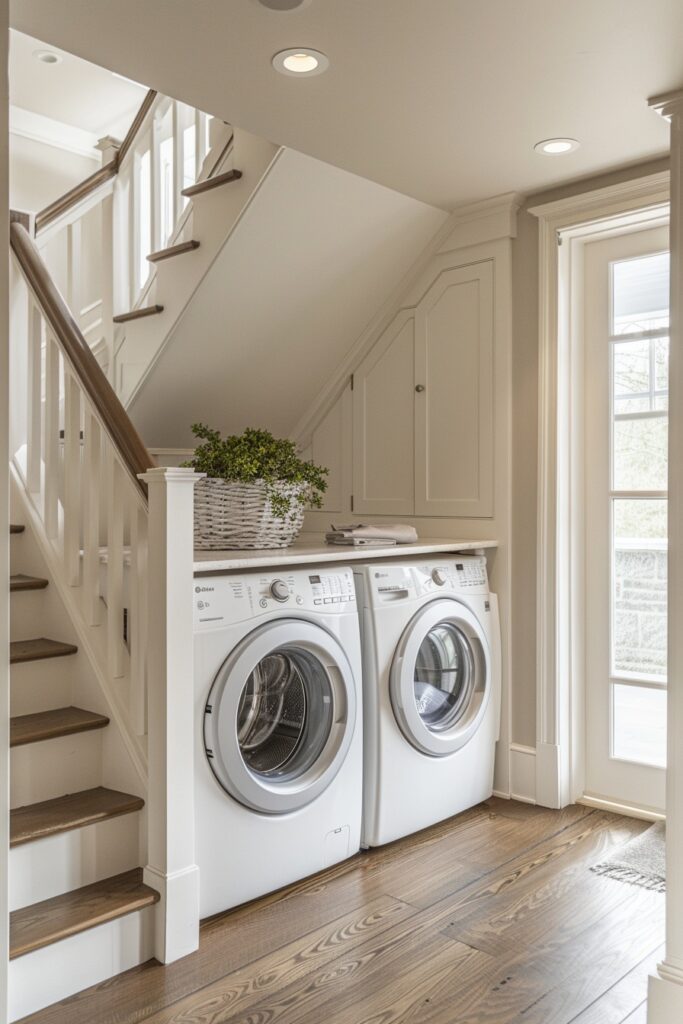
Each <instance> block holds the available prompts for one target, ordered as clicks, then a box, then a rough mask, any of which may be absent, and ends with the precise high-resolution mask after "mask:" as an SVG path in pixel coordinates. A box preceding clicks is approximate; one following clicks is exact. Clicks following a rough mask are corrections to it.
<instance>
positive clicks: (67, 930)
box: [10, 868, 159, 960]
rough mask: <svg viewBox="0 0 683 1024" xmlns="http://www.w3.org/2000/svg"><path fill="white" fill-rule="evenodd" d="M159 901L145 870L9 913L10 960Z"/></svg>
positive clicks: (127, 872)
mask: <svg viewBox="0 0 683 1024" xmlns="http://www.w3.org/2000/svg"><path fill="white" fill-rule="evenodd" d="M158 902H159V893H158V892H155V891H154V889H150V887H149V886H148V885H145V884H144V882H143V881H142V868H133V870H132V871H125V872H124V873H123V874H121V875H114V876H113V877H112V878H105V879H104V880H103V881H101V882H93V883H92V884H91V885H85V886H83V888H82V889H75V890H74V891H73V892H67V893H64V894H63V895H61V896H53V897H52V898H51V899H49V900H42V901H41V902H40V903H34V904H32V905H31V906H29V907H22V908H21V910H14V911H12V913H11V914H10V959H12V960H13V959H15V957H18V956H24V954H26V953H31V952H32V951H33V950H35V949H40V948H41V947H43V946H49V945H50V944H51V943H53V942H59V940H60V939H66V938H68V937H69V936H70V935H78V934H79V932H84V931H86V930H87V929H88V928H94V927H95V926H96V925H99V924H104V923H105V922H107V921H114V920H116V918H118V917H124V916H125V915H126V914H132V913H133V912H134V911H136V910H142V909H143V908H144V907H150V906H152V904H154V903H158Z"/></svg>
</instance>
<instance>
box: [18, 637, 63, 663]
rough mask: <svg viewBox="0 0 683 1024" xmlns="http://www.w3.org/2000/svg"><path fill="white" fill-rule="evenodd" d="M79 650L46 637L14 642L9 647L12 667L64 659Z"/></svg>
mask: <svg viewBox="0 0 683 1024" xmlns="http://www.w3.org/2000/svg"><path fill="white" fill-rule="evenodd" d="M77 650H78V647H76V646H75V644H63V643H62V642H61V640H49V639H48V638H47V637H45V636H40V637H37V638H36V639H35V640H13V641H12V642H11V644H10V645H9V661H10V665H16V664H18V663H20V662H22V661H41V660H42V659H43V658H64V657H66V656H67V655H68V654H75V653H76V651H77Z"/></svg>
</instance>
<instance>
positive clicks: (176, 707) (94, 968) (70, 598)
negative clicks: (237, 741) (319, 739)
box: [0, 92, 270, 1021]
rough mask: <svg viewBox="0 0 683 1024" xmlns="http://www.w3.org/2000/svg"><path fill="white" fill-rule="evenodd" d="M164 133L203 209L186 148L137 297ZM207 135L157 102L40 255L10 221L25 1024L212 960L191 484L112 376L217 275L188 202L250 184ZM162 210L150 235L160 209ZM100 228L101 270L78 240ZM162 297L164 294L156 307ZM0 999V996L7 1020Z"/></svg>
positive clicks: (18, 957)
mask: <svg viewBox="0 0 683 1024" xmlns="http://www.w3.org/2000/svg"><path fill="white" fill-rule="evenodd" d="M169 119H170V122H171V123H172V126H173V136H172V137H173V138H174V139H175V140H176V141H177V140H178V139H182V140H184V141H183V143H182V144H183V145H184V144H185V143H186V142H187V139H188V137H189V136H188V131H189V129H190V127H191V126H192V125H194V139H195V144H196V145H195V158H196V160H195V166H196V168H198V169H199V170H198V174H197V178H198V181H195V182H193V185H192V187H194V188H195V189H197V191H196V193H195V195H194V197H193V198H192V199H190V198H187V199H186V198H185V197H183V196H182V195H181V190H180V188H179V187H177V188H176V186H179V185H181V184H182V179H181V177H179V169H180V168H182V167H184V165H183V164H182V163H181V161H180V160H179V159H178V156H179V155H182V149H181V150H180V154H179V153H176V157H175V159H174V173H173V183H174V194H175V199H174V200H173V202H174V209H175V213H176V214H177V216H176V220H175V222H174V224H172V225H171V227H170V228H168V225H167V226H166V228H164V232H165V233H166V234H168V236H169V237H166V238H165V242H166V243H167V244H164V245H158V244H152V243H153V242H155V241H157V242H158V240H159V238H160V237H161V236H160V230H157V229H156V228H155V230H154V231H151V232H150V233H149V237H148V238H147V239H145V238H144V237H143V238H142V239H139V238H138V235H137V234H136V235H135V237H136V239H138V241H136V245H138V242H140V243H142V242H144V243H145V245H147V243H149V250H150V251H149V252H146V253H145V254H144V255H145V257H147V256H148V257H149V259H145V261H144V262H145V265H146V267H147V268H149V273H147V271H145V276H144V280H142V273H143V272H142V269H141V267H140V257H141V251H140V249H139V246H138V248H137V249H135V251H133V249H130V250H129V249H128V248H127V247H124V248H123V249H122V248H119V247H118V242H117V245H116V246H114V245H113V239H114V235H116V236H117V239H118V237H119V236H118V234H117V232H116V231H115V230H114V225H115V223H116V224H119V226H120V221H121V219H123V220H124V222H126V223H128V219H129V218H130V216H131V208H130V207H129V206H127V205H126V206H125V207H124V205H123V198H122V197H123V195H124V194H125V193H128V198H129V199H130V201H131V202H132V203H133V204H134V206H135V208H136V210H137V211H138V213H139V206H140V199H141V192H140V186H141V183H140V181H139V180H138V177H136V175H138V171H139V167H140V161H141V160H142V161H144V159H145V152H147V154H148V157H149V159H150V160H152V161H154V160H156V159H157V158H158V157H159V147H158V146H157V147H156V149H154V150H153V153H152V152H151V151H150V149H149V147H148V148H147V149H145V146H146V145H147V143H146V142H145V139H148V140H149V139H152V140H155V145H156V143H158V142H159V134H158V133H159V131H161V130H162V129H163V126H164V124H165V125H166V126H168V123H169ZM205 128H207V129H208V120H207V119H206V117H205V115H202V114H201V113H200V112H198V111H193V110H191V109H190V108H185V107H184V106H183V105H182V104H176V103H175V102H174V101H171V100H168V99H167V98H164V97H157V95H156V94H155V93H153V92H150V93H149V95H148V97H147V98H146V100H145V103H144V104H143V106H142V108H141V110H140V113H139V115H138V117H137V118H136V120H135V123H134V125H133V126H132V128H131V131H130V132H129V134H128V136H127V137H126V139H125V140H124V142H123V144H122V145H121V147H120V148H119V149H118V150H117V151H116V152H115V153H114V155H113V156H112V157H111V159H110V160H109V162H108V163H107V164H106V165H105V167H103V168H102V170H101V171H99V172H97V174H96V175H93V176H92V178H91V179H89V180H88V181H87V182H84V183H83V184H82V185H81V186H79V187H78V188H77V189H75V190H72V192H71V193H69V194H68V195H67V196H65V197H63V198H62V199H61V200H59V201H58V202H57V203H55V204H53V206H52V207H51V208H48V209H47V210H45V211H43V212H42V214H40V215H39V216H38V217H37V218H36V224H35V228H36V230H37V232H38V235H37V239H36V241H34V239H33V238H32V237H31V232H30V231H29V230H27V226H26V225H25V224H24V223H22V221H21V219H19V218H16V217H13V218H12V220H13V223H12V224H11V230H10V246H11V250H12V256H13V259H12V261H11V285H10V286H11V331H10V335H11V360H10V364H11V381H10V393H11V395H12V409H11V437H10V445H11V448H10V450H11V452H12V459H11V462H10V484H11V506H12V519H13V525H11V527H10V535H11V576H10V579H9V581H8V585H9V591H10V595H11V599H10V600H11V620H10V633H11V635H10V662H11V712H10V713H11V721H10V737H9V739H10V807H11V811H10V850H9V873H10V912H11V921H10V964H9V974H8V980H9V985H8V989H9V1019H10V1020H12V1021H14V1020H19V1019H20V1018H23V1017H25V1016H27V1015H30V1014H33V1013H34V1012H36V1011H38V1010H40V1009H42V1008H44V1007H46V1006H48V1005H50V1004H52V1003H55V1002H57V1001H60V1000H62V999H64V998H67V997H69V996H70V995H73V994H74V993H77V992H79V991H81V990H82V989H84V988H88V987H90V986H92V985H96V984H100V983H103V982H105V981H106V980H107V979H109V978H111V977H112V976H114V975H116V974H118V973H120V972H121V971H125V970H127V969H129V968H132V967H135V966H138V965H139V964H141V963H144V962H145V961H146V960H149V959H150V958H152V957H155V958H156V959H157V960H158V961H160V962H161V963H169V962H171V961H173V960H176V959H178V958H180V957H182V956H185V955H187V954H188V953H190V952H192V951H193V950H194V949H196V948H197V944H198V936H199V912H198V907H199V877H198V869H197V867H196V865H195V864H194V803H193V801H194V779H193V743H194V728H193V722H194V707H193V702H194V695H193V689H192V685H191V681H192V677H193V663H192V644H193V635H192V579H193V554H194V552H193V515H192V487H193V485H194V482H195V479H196V475H195V474H194V473H193V472H192V471H191V470H185V469H173V470H164V469H158V468H156V467H155V465H154V460H153V459H152V457H151V456H150V454H149V452H148V451H147V449H146V447H145V445H144V444H143V442H142V440H141V439H140V437H139V436H138V434H137V432H136V430H135V428H134V426H133V424H132V423H131V421H130V419H129V417H128V415H127V413H126V410H125V408H124V406H123V405H122V403H121V401H120V399H119V397H118V396H117V394H116V391H115V390H114V388H113V387H112V384H111V383H110V381H109V380H108V378H107V374H109V376H110V378H111V379H112V380H113V381H116V379H117V377H118V378H119V379H122V377H123V376H125V374H122V372H121V366H124V365H125V360H124V363H123V364H122V363H121V360H120V358H117V357H118V354H119V352H120V351H121V350H124V349H125V347H126V346H127V345H128V346H130V345H131V344H132V343H133V341H134V342H135V344H136V346H137V347H138V352H137V354H135V356H134V358H135V360H136V361H137V363H139V361H140V353H141V352H142V350H143V345H144V341H145V337H146V335H145V333H144V331H145V329H146V327H145V325H149V324H150V322H153V321H162V320H163V319H164V317H166V316H168V315H169V314H170V315H171V316H173V315H175V314H174V310H176V304H177V303H182V302H185V301H187V298H188V295H189V294H191V288H192V286H193V285H192V281H193V280H194V278H193V276H192V273H189V274H188V273H187V271H184V272H183V273H182V274H181V281H180V283H178V282H176V283H175V284H174V283H173V280H174V279H173V274H172V272H171V271H170V268H171V267H172V265H173V264H176V265H177V264H183V263H184V264H185V266H186V267H187V266H188V263H189V262H191V261H195V263H196V261H197V260H199V263H196V268H195V272H194V273H195V274H199V275H200V276H201V273H202V272H203V271H202V269H201V266H202V265H201V260H202V257H203V256H205V257H206V258H208V259H209V260H210V259H211V258H212V257H211V251H212V245H213V244H214V238H215V235H213V236H212V234H211V230H210V228H209V227H207V230H206V232H203V228H202V232H203V233H201V234H198V235H197V237H196V238H195V237H194V233H195V230H196V229H197V226H198V225H199V227H200V228H201V227H202V225H201V218H197V219H195V218H194V208H195V204H197V206H200V205H202V204H205V203H207V202H208V200H204V199H203V198H202V197H203V196H204V195H206V196H214V197H217V196H218V195H219V194H225V193H226V191H227V186H230V187H239V185H240V180H241V175H240V174H239V172H238V171H236V170H235V169H234V168H231V167H228V168H227V169H226V166H225V164H226V160H229V159H230V153H231V147H230V146H229V145H228V141H230V140H231V139H232V133H230V140H227V141H226V138H225V134H226V131H227V128H226V126H225V125H222V124H219V125H218V126H217V129H216V130H215V131H213V133H212V134H213V143H212V144H210V142H209V134H210V133H209V132H208V130H207V131H206V132H205ZM145 133H146V134H145ZM269 152H270V151H269ZM209 179H210V182H211V183H210V184H209V183H208V181H209ZM115 186H120V187H115ZM187 187H188V188H189V187H190V186H187ZM152 192H153V189H152ZM149 198H150V201H151V206H150V207H149V208H150V210H154V211H155V212H154V217H158V216H159V204H158V200H159V196H158V195H157V196H156V197H155V196H154V195H153V194H152V195H151V196H150V197H149ZM167 198H168V197H167ZM213 210H214V212H213V216H214V217H215V212H216V207H215V206H214V208H213ZM93 211H96V213H97V218H98V220H97V223H98V224H99V225H100V227H101V230H100V231H99V235H98V236H97V238H96V244H97V245H98V246H99V249H100V251H99V252H98V254H97V258H95V255H94V254H93V253H92V252H89V251H88V244H86V241H85V239H86V237H87V236H88V234H89V232H90V228H89V227H88V217H89V214H91V213H92V212H93ZM107 218H109V219H107ZM155 223H156V222H155ZM91 226H92V225H90V227H91ZM30 227H31V225H29V228H30ZM138 227H139V224H138ZM167 228H168V230H167ZM98 230H99V229H98ZM117 230H118V229H117ZM221 230H223V229H221ZM90 234H91V235H92V232H90ZM143 236H144V232H143ZM207 239H208V241H209V244H208V245H207V244H206V242H207ZM107 240H108V241H109V243H111V248H108V242H107ZM119 240H120V239H119ZM81 241H82V242H83V244H82V245H81ZM52 243H55V244H54V245H52ZM62 243H65V244H64V245H63V244H62ZM90 243H92V238H91V239H90ZM124 250H125V251H124ZM41 252H42V255H41ZM64 254H66V263H64ZM118 257H120V258H118ZM91 258H92V259H93V261H94V263H95V264H96V265H97V266H99V267H100V270H101V271H102V273H101V275H100V278H99V284H100V286H101V287H100V295H99V296H98V298H97V301H96V302H84V301H83V300H84V295H83V293H82V291H81V290H80V287H79V284H80V281H81V279H82V277H83V276H84V275H79V270H78V268H79V266H81V265H82V264H81V261H82V260H84V261H88V260H89V259H91ZM115 261H117V272H116V273H113V265H112V264H113V262H115ZM133 265H135V272H133ZM50 266H51V270H50ZM90 276H91V278H92V276H93V275H90ZM157 278H158V279H160V280H161V279H163V280H165V281H166V285H165V287H166V286H169V290H168V298H165V299H164V300H163V301H160V300H158V299H157V297H156V294H155V290H156V287H157ZM57 281H59V282H60V283H62V285H64V284H65V288H64V290H65V291H66V292H67V295H68V299H69V305H67V302H65V299H64V297H63V295H62V293H61V292H60V289H59V287H58V285H57V283H56V282H57ZM169 282H170V284H169ZM124 285H125V287H124ZM114 296H116V302H115V301H114ZM70 306H71V308H70ZM117 309H120V310H121V312H120V313H119V312H115V310H117ZM167 326H168V325H167ZM167 326H166V327H165V328H164V330H166V329H167ZM136 332H142V333H138V334H136ZM154 337H155V341H154V344H152V346H151V347H150V346H149V345H148V348H147V350H146V351H147V353H148V355H152V356H153V354H154V351H155V349H154V345H156V344H158V343H159V337H161V336H158V335H155V336H154ZM145 358H147V357H146V356H145ZM103 367H104V369H103ZM143 370H144V364H143ZM105 371H106V372H105ZM6 585H7V584H6ZM188 683H189V685H188ZM169 737H173V738H174V744H173V746H172V747H171V745H170V744H169ZM2 966H3V968H4V966H5V965H2ZM4 987H5V986H4V983H3V981H2V979H1V978H0V1001H1V1000H2V999H3V998H4V997H5V993H4V992H3V991H2V990H3V989H4ZM0 1016H2V1007H0Z"/></svg>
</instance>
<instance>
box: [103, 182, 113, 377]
mask: <svg viewBox="0 0 683 1024" xmlns="http://www.w3.org/2000/svg"><path fill="white" fill-rule="evenodd" d="M100 260H101V267H102V279H101V288H100V292H101V295H102V331H103V334H104V337H105V341H106V344H107V376H108V377H109V381H110V383H111V384H112V385H113V383H114V324H113V321H112V317H113V316H114V198H113V196H106V197H105V198H104V199H103V200H102V236H101V254H100Z"/></svg>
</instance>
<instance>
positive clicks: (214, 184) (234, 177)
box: [181, 171, 242, 198]
mask: <svg viewBox="0 0 683 1024" xmlns="http://www.w3.org/2000/svg"><path fill="white" fill-rule="evenodd" d="M241 177H242V172H241V171H226V172H225V174H217V175H216V176H215V177H214V178H206V179H205V180H204V181H198V182H197V184H196V185H188V187H187V188H184V189H183V190H182V192H181V195H183V196H187V197H188V198H192V196H198V195H200V193H202V192H208V191H209V190H210V189H212V188H220V186H221V185H227V184H228V183H229V182H231V181H239V179H240V178H241Z"/></svg>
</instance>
